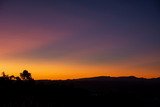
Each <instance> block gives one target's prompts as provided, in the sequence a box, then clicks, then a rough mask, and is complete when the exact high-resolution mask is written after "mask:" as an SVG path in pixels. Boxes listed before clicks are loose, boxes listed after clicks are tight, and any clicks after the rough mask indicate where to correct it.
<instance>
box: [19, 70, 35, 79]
mask: <svg viewBox="0 0 160 107" xmlns="http://www.w3.org/2000/svg"><path fill="white" fill-rule="evenodd" d="M20 77H21V78H22V79H23V80H32V76H31V73H29V72H28V71H27V70H24V71H23V72H22V73H20Z"/></svg>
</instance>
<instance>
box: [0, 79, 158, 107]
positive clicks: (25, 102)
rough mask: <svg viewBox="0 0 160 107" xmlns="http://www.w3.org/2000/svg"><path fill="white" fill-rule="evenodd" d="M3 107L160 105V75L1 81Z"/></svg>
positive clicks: (147, 106) (148, 106)
mask: <svg viewBox="0 0 160 107" xmlns="http://www.w3.org/2000/svg"><path fill="white" fill-rule="evenodd" d="M0 91H1V94H0V97H1V100H0V107H160V78H153V79H145V78H136V77H134V76H130V77H104V76H102V77H94V78H83V79H74V80H54V81H51V80H33V79H29V80H4V79H1V80H0Z"/></svg>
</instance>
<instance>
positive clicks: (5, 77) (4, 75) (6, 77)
mask: <svg viewBox="0 0 160 107" xmlns="http://www.w3.org/2000/svg"><path fill="white" fill-rule="evenodd" d="M2 78H3V79H4V80H10V78H9V76H8V75H6V74H5V72H2Z"/></svg>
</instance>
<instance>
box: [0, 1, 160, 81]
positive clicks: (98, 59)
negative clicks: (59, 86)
mask: <svg viewBox="0 0 160 107" xmlns="http://www.w3.org/2000/svg"><path fill="white" fill-rule="evenodd" d="M24 69H27V70H28V71H29V72H31V73H32V75H33V77H34V78H35V79H72V78H83V77H94V76H130V75H133V76H137V77H147V78H150V77H160V1H159V0H0V71H1V72H3V71H5V72H6V74H9V75H12V74H13V75H17V76H18V75H19V73H20V72H22V71H23V70H24Z"/></svg>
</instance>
